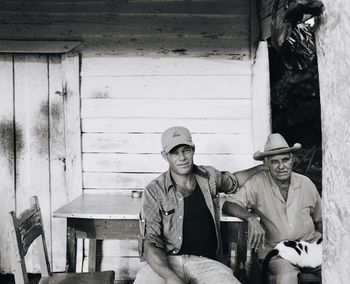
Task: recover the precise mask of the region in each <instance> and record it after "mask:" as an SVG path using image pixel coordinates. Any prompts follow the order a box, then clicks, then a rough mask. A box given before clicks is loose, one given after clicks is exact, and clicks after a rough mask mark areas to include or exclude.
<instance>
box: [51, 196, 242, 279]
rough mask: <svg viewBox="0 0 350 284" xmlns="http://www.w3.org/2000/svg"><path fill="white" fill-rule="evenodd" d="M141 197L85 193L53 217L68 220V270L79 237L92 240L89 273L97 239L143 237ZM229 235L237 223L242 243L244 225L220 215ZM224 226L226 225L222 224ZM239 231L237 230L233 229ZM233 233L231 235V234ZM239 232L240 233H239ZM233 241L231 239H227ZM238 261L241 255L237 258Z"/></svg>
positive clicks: (72, 265)
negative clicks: (140, 220)
mask: <svg viewBox="0 0 350 284" xmlns="http://www.w3.org/2000/svg"><path fill="white" fill-rule="evenodd" d="M140 208H141V198H132V197H131V196H126V195H112V194H83V195H81V196H79V197H77V198H76V199H74V200H73V201H71V202H69V203H67V204H66V205H64V206H62V207H61V208H59V209H57V210H56V211H54V212H53V217H59V218H67V265H68V271H69V272H73V271H75V267H76V250H77V244H76V240H77V238H83V239H89V261H88V263H89V264H88V267H89V271H91V272H92V271H95V269H96V240H105V239H118V240H126V239H137V237H138V236H139V234H140V229H139V221H138V220H139V212H140ZM221 221H222V222H224V223H225V224H226V225H225V226H224V228H226V227H227V228H228V229H225V230H227V231H228V232H230V231H232V229H230V227H229V226H227V225H228V224H229V223H230V224H232V223H236V224H238V225H239V226H238V229H237V230H238V237H237V234H235V235H236V237H233V239H234V240H235V239H236V240H237V242H238V241H239V236H240V235H242V228H243V229H244V227H243V226H242V225H243V224H244V223H243V222H242V221H241V220H240V219H238V218H236V217H231V216H227V215H223V216H221ZM223 225H224V224H223ZM234 230H236V229H234ZM231 233H232V232H230V234H231ZM236 233H237V232H236ZM225 240H228V241H231V240H232V238H231V237H229V238H225ZM237 256H238V258H239V255H237Z"/></svg>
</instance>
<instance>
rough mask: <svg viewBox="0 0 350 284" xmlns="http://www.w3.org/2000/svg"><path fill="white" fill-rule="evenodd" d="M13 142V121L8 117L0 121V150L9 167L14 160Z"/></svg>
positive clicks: (11, 166)
mask: <svg viewBox="0 0 350 284" xmlns="http://www.w3.org/2000/svg"><path fill="white" fill-rule="evenodd" d="M14 142H15V135H14V129H13V121H11V120H8V119H4V120H2V121H0V151H1V154H2V155H4V156H5V157H6V159H7V161H8V166H9V168H10V169H12V168H13V162H14V158H13V157H14Z"/></svg>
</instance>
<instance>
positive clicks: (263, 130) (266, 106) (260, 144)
mask: <svg viewBox="0 0 350 284" xmlns="http://www.w3.org/2000/svg"><path fill="white" fill-rule="evenodd" d="M252 98H253V99H252V113H253V116H252V122H253V123H252V124H253V133H254V136H253V137H254V149H256V150H257V149H264V145H265V141H266V139H267V136H268V135H269V134H270V133H271V107H270V105H271V101H270V77H269V54H268V44H267V42H266V41H260V42H259V45H258V49H257V52H256V56H255V61H254V65H253V76H252Z"/></svg>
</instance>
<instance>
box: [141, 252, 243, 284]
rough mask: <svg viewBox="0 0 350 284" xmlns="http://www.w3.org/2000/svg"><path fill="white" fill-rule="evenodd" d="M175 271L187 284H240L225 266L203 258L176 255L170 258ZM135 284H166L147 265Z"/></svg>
mask: <svg viewBox="0 0 350 284" xmlns="http://www.w3.org/2000/svg"><path fill="white" fill-rule="evenodd" d="M168 261H169V263H170V265H171V267H172V268H173V269H174V271H175V272H176V273H177V275H179V277H181V278H182V279H183V280H184V281H185V282H186V283H191V284H215V283H220V284H238V283H240V282H239V281H238V280H237V279H236V278H235V277H234V276H233V273H232V270H231V269H230V268H229V267H227V266H225V265H224V264H222V263H220V262H218V261H215V260H212V259H209V258H206V257H201V256H195V255H176V256H168ZM134 284H165V280H164V279H163V278H161V277H160V276H159V275H158V274H157V273H156V272H154V271H153V269H152V268H151V267H150V266H149V265H148V264H146V265H145V266H144V267H143V268H142V269H141V270H140V271H139V272H138V273H137V276H136V279H135V282H134Z"/></svg>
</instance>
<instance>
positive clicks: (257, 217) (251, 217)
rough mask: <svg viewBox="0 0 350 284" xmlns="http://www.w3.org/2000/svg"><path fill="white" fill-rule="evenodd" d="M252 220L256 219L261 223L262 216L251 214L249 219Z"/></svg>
mask: <svg viewBox="0 0 350 284" xmlns="http://www.w3.org/2000/svg"><path fill="white" fill-rule="evenodd" d="M252 220H256V221H258V222H259V223H260V217H259V216H256V215H253V216H250V217H248V219H247V221H248V222H249V221H252Z"/></svg>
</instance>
